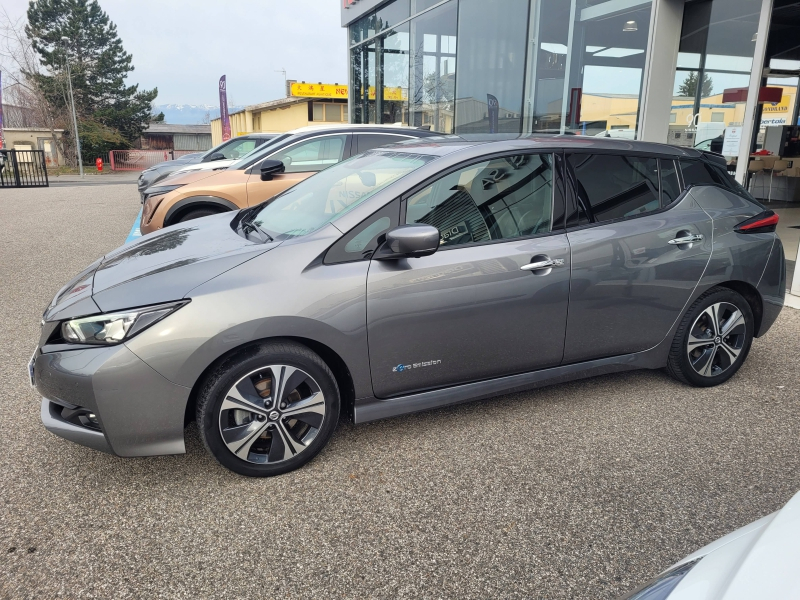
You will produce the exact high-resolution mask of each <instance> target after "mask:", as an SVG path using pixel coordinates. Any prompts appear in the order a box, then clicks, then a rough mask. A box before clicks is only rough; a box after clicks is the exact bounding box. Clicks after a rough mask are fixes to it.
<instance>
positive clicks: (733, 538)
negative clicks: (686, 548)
mask: <svg viewBox="0 0 800 600" xmlns="http://www.w3.org/2000/svg"><path fill="white" fill-rule="evenodd" d="M667 598H668V599H669V600H712V599H713V600H792V599H798V598H800V492H798V493H797V494H795V495H794V497H793V498H792V499H791V500H789V502H788V503H787V504H786V506H784V507H783V508H782V509H781V510H779V511H778V512H774V513H772V514H771V515H769V516H766V517H764V518H763V519H759V520H758V521H755V522H754V523H750V525H746V526H745V527H742V528H741V529H737V530H736V531H734V532H733V533H729V534H728V535H726V536H725V537H722V538H720V539H718V540H717V541H716V542H712V543H711V544H709V545H708V546H706V547H704V548H701V549H700V550H698V551H697V552H695V553H693V554H690V555H689V556H687V557H686V558H684V559H683V560H681V561H680V562H678V563H677V564H675V565H674V566H672V567H670V568H669V569H667V570H666V571H664V572H663V573H661V575H659V576H658V577H656V578H655V579H653V580H652V581H650V582H648V583H646V584H645V585H644V586H642V587H640V588H638V589H636V590H634V591H633V592H630V593H629V594H627V595H625V596H623V597H622V598H620V599H619V600H666V599H667Z"/></svg>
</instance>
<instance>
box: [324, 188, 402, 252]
mask: <svg viewBox="0 0 800 600" xmlns="http://www.w3.org/2000/svg"><path fill="white" fill-rule="evenodd" d="M399 216H400V202H398V201H395V202H392V203H390V204H389V205H387V206H384V207H383V208H382V209H380V210H379V211H378V212H376V213H375V214H374V215H372V216H371V217H369V218H368V219H366V220H364V222H363V223H360V224H359V225H358V226H357V227H354V228H353V229H352V230H351V231H350V232H349V233H347V235H345V236H344V237H342V239H340V240H339V241H338V242H336V244H334V245H333V246H332V247H331V249H330V250H328V253H327V254H326V255H325V264H335V263H342V262H350V261H354V260H362V259H365V258H369V257H370V256H372V253H373V252H375V249H376V248H377V247H378V245H379V244H380V242H382V241H383V235H384V234H385V233H386V232H387V231H389V230H390V229H392V228H393V227H397V223H398V219H399Z"/></svg>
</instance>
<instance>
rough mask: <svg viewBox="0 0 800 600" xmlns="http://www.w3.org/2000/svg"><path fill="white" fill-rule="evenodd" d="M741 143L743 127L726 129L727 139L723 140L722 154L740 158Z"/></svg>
mask: <svg viewBox="0 0 800 600" xmlns="http://www.w3.org/2000/svg"><path fill="white" fill-rule="evenodd" d="M741 141H742V128H741V127H726V128H725V137H724V138H723V140H722V154H724V155H725V156H739V142H741Z"/></svg>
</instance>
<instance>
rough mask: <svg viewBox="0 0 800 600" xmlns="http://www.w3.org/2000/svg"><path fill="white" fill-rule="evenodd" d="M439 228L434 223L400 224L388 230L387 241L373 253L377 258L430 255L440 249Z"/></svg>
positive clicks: (387, 258) (394, 258)
mask: <svg viewBox="0 0 800 600" xmlns="http://www.w3.org/2000/svg"><path fill="white" fill-rule="evenodd" d="M440 237H441V236H440V235H439V230H438V229H436V227H433V226H432V225H424V224H416V225H400V226H399V227H395V228H394V229H392V230H390V231H387V232H386V241H385V242H384V243H383V244H381V246H380V247H379V248H378V249H377V250H376V251H375V254H373V255H372V258H374V259H375V260H397V259H398V258H418V257H420V256H430V255H431V254H433V253H434V252H436V251H437V250H438V249H439V240H440Z"/></svg>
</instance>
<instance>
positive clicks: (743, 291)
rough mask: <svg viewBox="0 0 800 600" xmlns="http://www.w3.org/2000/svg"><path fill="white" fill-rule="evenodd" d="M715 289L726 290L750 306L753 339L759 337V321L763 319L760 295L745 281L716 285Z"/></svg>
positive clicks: (762, 304) (762, 305) (762, 302)
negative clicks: (752, 321) (741, 298)
mask: <svg viewBox="0 0 800 600" xmlns="http://www.w3.org/2000/svg"><path fill="white" fill-rule="evenodd" d="M715 287H721V288H728V289H729V290H733V291H734V292H736V293H737V294H739V295H740V296H742V297H743V298H744V299H745V300H747V303H748V304H749V305H750V310H751V311H753V319H754V321H755V322H754V323H753V337H758V336H759V335H761V321H762V319H763V317H764V301H763V299H762V298H761V294H760V293H759V292H758V290H757V289H756V287H755V286H754V285H751V284H749V283H747V282H746V281H738V280H733V281H725V282H723V283H719V284H717V285H716V286H715Z"/></svg>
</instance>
